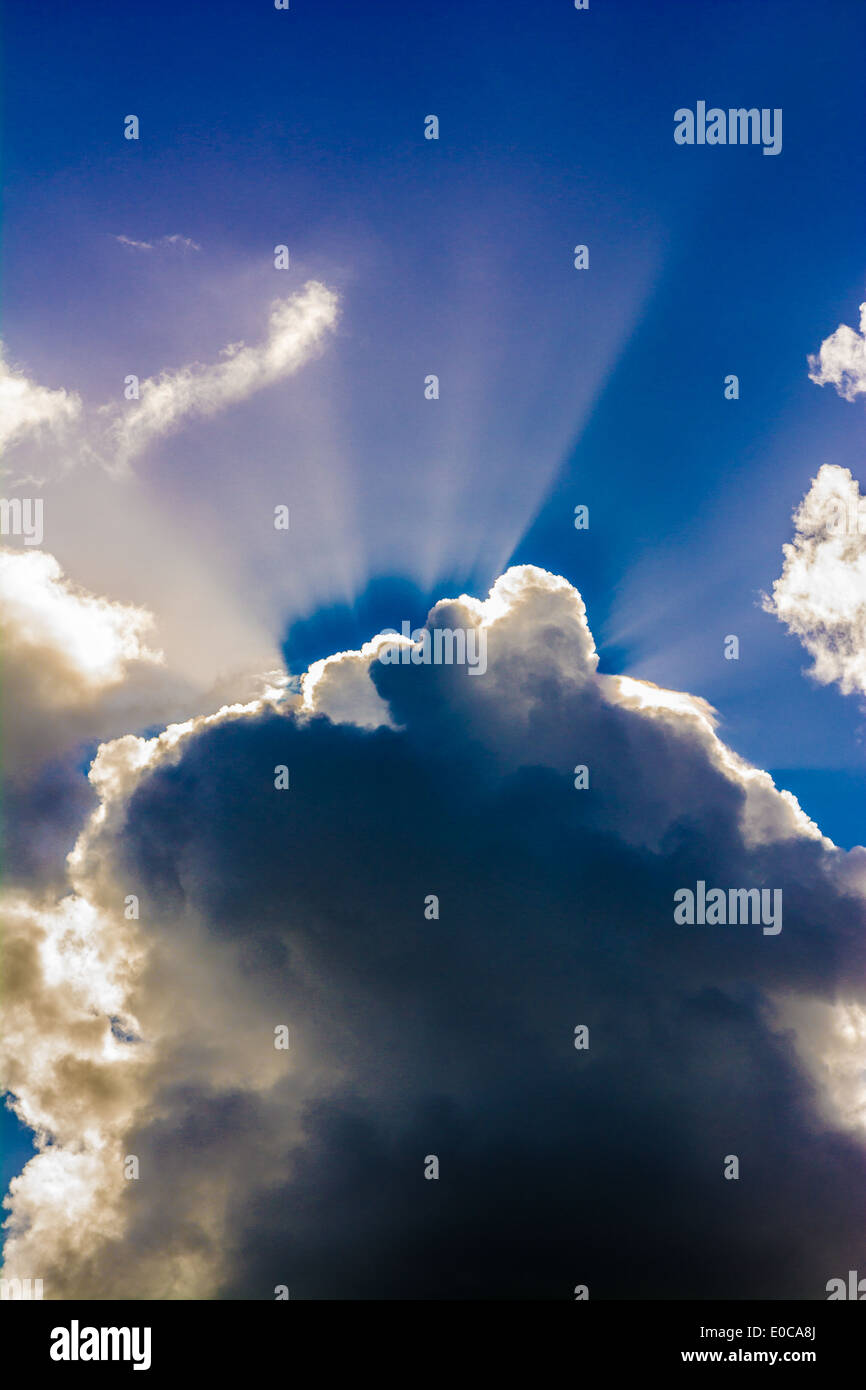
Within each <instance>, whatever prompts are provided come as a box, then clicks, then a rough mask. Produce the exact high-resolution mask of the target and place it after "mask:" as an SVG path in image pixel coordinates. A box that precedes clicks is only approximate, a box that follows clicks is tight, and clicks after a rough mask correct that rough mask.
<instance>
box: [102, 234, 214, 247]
mask: <svg viewBox="0 0 866 1390" xmlns="http://www.w3.org/2000/svg"><path fill="white" fill-rule="evenodd" d="M114 240H115V241H119V242H120V244H121V246H129V247H131V248H132V250H133V251H154V250H155V249H156V247H157V246H178V247H180V248H181V249H182V250H183V251H200V250H201V247H200V246H199V244H198V242H197V241H193V239H192V237H188V236H181V235H180V233H179V232H173V233H172V235H171V236H161V237H157V239H156V241H135V240H134V238H133V237H128V236H116V237H115V238H114Z"/></svg>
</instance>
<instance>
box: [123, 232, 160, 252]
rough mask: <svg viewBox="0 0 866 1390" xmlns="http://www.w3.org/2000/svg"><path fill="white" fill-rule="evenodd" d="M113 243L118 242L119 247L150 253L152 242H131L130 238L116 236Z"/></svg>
mask: <svg viewBox="0 0 866 1390" xmlns="http://www.w3.org/2000/svg"><path fill="white" fill-rule="evenodd" d="M114 240H115V241H119V242H120V244H121V246H131V247H132V249H133V250H134V251H152V250H153V242H152V241H133V239H132V237H128V236H116V237H115V238H114Z"/></svg>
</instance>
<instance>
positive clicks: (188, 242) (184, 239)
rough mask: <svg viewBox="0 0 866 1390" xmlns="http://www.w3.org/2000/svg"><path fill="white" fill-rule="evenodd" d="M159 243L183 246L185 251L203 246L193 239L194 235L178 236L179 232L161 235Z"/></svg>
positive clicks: (195, 249) (199, 248) (196, 249)
mask: <svg viewBox="0 0 866 1390" xmlns="http://www.w3.org/2000/svg"><path fill="white" fill-rule="evenodd" d="M159 244H160V246H182V247H183V249H184V251H200V250H201V247H200V246H199V244H198V242H197V241H193V239H192V237H188V236H178V234H177V232H175V234H174V236H164V237H161V238H160V243H159Z"/></svg>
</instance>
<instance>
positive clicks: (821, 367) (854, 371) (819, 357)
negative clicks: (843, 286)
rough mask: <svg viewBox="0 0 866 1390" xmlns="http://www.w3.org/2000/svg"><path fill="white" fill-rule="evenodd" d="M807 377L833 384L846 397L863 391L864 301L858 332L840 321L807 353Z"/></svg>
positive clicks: (865, 379)
mask: <svg viewBox="0 0 866 1390" xmlns="http://www.w3.org/2000/svg"><path fill="white" fill-rule="evenodd" d="M809 377H810V379H811V380H812V381H814V382H816V383H817V384H818V386H828V385H829V386H835V388H836V390H837V391H838V393H839V395H840V396H842V397H843V399H844V400H846V401H853V400H854V399H855V398H856V397H857V396H862V395H863V394H864V392H866V304H861V305H860V332H859V333H857V332H856V331H855V329H853V328H849V327H848V325H847V324H845V323H840V325H839V327H838V328H837V329H836V331H835V333H831V334H830V336H829V338H825V339H824V341H823V343H822V344H821V346H820V348H819V350H818V352H817V353H815V354H812V355H810V357H809Z"/></svg>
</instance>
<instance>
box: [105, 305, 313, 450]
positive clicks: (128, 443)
mask: <svg viewBox="0 0 866 1390" xmlns="http://www.w3.org/2000/svg"><path fill="white" fill-rule="evenodd" d="M336 320H337V296H336V294H334V292H333V291H332V290H329V289H328V288H327V287H326V286H325V285H322V284H320V283H319V282H318V281H315V280H311V281H310V282H309V283H308V284H307V285H305V286H304V288H303V289H302V290H301V291H300V292H299V293H298V294H295V295H293V296H291V298H289V299H281V300H277V301H276V303H274V305H273V306H272V308H271V313H270V317H269V319H268V332H267V336H266V337H265V339H264V341H263V342H261V343H259V344H258V345H252V346H247V345H245V344H244V343H231V344H230V345H229V346H228V347H226V348H224V349H223V351H222V355H221V356H222V360H221V361H218V362H212V363H209V364H205V365H201V364H198V363H196V364H193V365H191V366H186V367H180V368H178V369H176V370H174V371H164V372H161V373H160V375H159V376H157V377H150V378H148V379H147V380H146V381H143V382H142V383H141V394H140V400H139V402H138V404H133V405H131V406H129V407H127V408H126V409H123V408H122V407H119V406H117V405H111V406H103V407H102V411H101V413H102V414H104V415H107V416H108V417H110V418H111V424H110V434H111V440H112V445H113V448H112V453H113V456H114V460H115V463H116V466H118V467H120V468H125V467H126V466H127V465H128V463H129V462H130V461H131V460H132V459H133V458H134V457H136V455H138V454H140V453H141V452H142V451H143V450H144V449H146V448H147V446H148V445H149V444H150V443H151V442H152V441H153V440H154V439H157V438H159V437H160V436H162V435H166V434H169V433H171V432H172V431H173V430H175V429H177V427H178V426H179V425H180V424H181V423H182V421H184V420H186V419H189V418H190V417H193V416H209V415H215V414H216V413H217V412H218V411H221V410H224V409H225V408H226V407H227V406H230V405H234V404H236V403H237V402H238V401H242V400H246V399H247V397H248V396H252V395H253V394H254V393H255V392H256V391H260V390H262V389H263V388H264V387H266V386H270V385H272V384H273V383H274V382H276V381H280V380H282V379H283V378H284V377H287V376H291V375H292V374H293V373H294V372H296V371H297V370H298V368H299V367H301V366H303V364H304V363H305V362H306V361H308V360H309V358H310V357H312V356H313V355H314V353H316V352H317V351H318V350H319V348H320V347H321V345H322V342H323V340H324V337H325V335H326V333H327V332H328V331H329V330H330V329H331V328H333V327H334V325H335V323H336Z"/></svg>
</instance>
